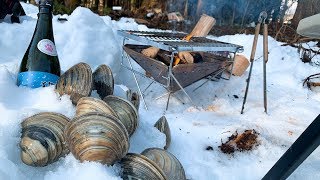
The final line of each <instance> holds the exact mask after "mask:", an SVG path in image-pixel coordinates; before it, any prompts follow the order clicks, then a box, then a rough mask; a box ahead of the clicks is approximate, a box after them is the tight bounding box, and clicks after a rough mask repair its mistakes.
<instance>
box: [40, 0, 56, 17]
mask: <svg viewBox="0 0 320 180" xmlns="http://www.w3.org/2000/svg"><path fill="white" fill-rule="evenodd" d="M52 6H53V1H52V0H40V2H39V9H40V11H39V12H40V14H41V13H50V12H51V11H52Z"/></svg>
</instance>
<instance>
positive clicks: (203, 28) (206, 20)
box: [190, 14, 216, 37]
mask: <svg viewBox="0 0 320 180" xmlns="http://www.w3.org/2000/svg"><path fill="white" fill-rule="evenodd" d="M215 24H216V19H215V18H213V17H211V16H208V15H206V14H203V15H202V16H201V18H200V20H199V21H198V23H197V24H196V26H195V27H194V28H193V30H192V32H191V33H190V35H191V36H196V37H205V36H207V35H208V34H209V32H210V30H211V29H212V27H213V26H214V25H215Z"/></svg>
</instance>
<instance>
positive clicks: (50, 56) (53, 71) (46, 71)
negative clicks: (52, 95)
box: [17, 0, 60, 88]
mask: <svg viewBox="0 0 320 180" xmlns="http://www.w3.org/2000/svg"><path fill="white" fill-rule="evenodd" d="M52 5H53V3H52V0H41V1H40V2H39V14H38V21H37V25H36V28H35V31H34V34H33V37H32V40H31V42H30V44H29V47H28V49H27V51H26V53H25V54H24V56H23V59H22V61H21V64H20V70H19V74H18V78H17V85H18V86H27V87H31V88H38V87H46V86H49V85H53V84H56V83H57V81H58V79H59V77H60V63H59V59H58V54H57V50H56V47H55V44H54V38H53V30H52Z"/></svg>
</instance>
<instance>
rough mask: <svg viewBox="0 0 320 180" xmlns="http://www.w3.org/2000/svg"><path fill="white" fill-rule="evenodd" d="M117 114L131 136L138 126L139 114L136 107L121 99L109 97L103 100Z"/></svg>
mask: <svg viewBox="0 0 320 180" xmlns="http://www.w3.org/2000/svg"><path fill="white" fill-rule="evenodd" d="M103 100H104V101H105V102H106V103H107V104H108V105H109V106H111V107H112V108H113V110H114V111H115V112H116V113H117V115H118V117H119V119H120V121H121V122H122V123H123V125H124V126H125V127H126V129H127V131H128V133H129V135H130V136H131V135H132V134H133V133H134V132H135V130H136V129H137V126H138V112H137V109H136V108H135V107H134V105H133V104H132V103H131V102H130V101H128V100H126V99H124V98H121V97H118V96H113V95H109V96H107V97H105V98H104V99H103Z"/></svg>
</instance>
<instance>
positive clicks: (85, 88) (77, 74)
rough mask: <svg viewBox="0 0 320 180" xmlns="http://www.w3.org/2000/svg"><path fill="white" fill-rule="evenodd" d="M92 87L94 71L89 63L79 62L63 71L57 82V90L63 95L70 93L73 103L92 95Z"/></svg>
mask: <svg viewBox="0 0 320 180" xmlns="http://www.w3.org/2000/svg"><path fill="white" fill-rule="evenodd" d="M91 88H92V71H91V68H90V66H89V65H88V64H86V63H79V64H76V65H74V66H72V67H71V68H70V69H69V70H67V71H66V72H65V73H63V74H62V75H61V76H60V78H59V80H58V82H57V84H56V91H57V92H58V93H59V94H60V95H61V96H62V95H64V94H68V95H70V99H71V101H72V103H73V104H75V105H76V104H77V102H78V100H79V99H80V98H82V97H87V96H90V94H91Z"/></svg>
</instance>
